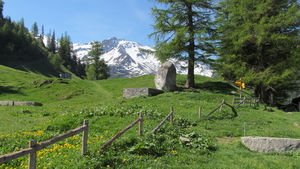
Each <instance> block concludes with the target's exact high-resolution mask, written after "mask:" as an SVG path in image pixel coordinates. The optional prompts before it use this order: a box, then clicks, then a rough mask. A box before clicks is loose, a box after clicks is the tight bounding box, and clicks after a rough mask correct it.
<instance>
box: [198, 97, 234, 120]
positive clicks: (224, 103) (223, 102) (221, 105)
mask: <svg viewBox="0 0 300 169" xmlns="http://www.w3.org/2000/svg"><path fill="white" fill-rule="evenodd" d="M223 105H226V106H228V107H230V108H231V110H232V112H233V113H234V115H235V116H237V115H238V114H237V112H236V110H235V109H234V107H233V106H231V105H230V104H228V103H226V102H225V100H223V101H222V103H221V104H220V105H219V106H218V107H216V108H215V109H214V110H213V111H211V112H210V113H208V114H207V115H206V117H208V116H210V115H211V114H213V113H214V112H215V111H216V110H218V109H219V108H220V111H222V108H223ZM199 112H200V108H199ZM199 114H201V113H199ZM199 116H200V115H199Z"/></svg>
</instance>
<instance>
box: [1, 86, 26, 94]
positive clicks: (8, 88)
mask: <svg viewBox="0 0 300 169" xmlns="http://www.w3.org/2000/svg"><path fill="white" fill-rule="evenodd" d="M4 93H5V94H22V93H21V92H20V91H18V90H15V89H13V86H5V87H4V86H0V95H1V94H4Z"/></svg>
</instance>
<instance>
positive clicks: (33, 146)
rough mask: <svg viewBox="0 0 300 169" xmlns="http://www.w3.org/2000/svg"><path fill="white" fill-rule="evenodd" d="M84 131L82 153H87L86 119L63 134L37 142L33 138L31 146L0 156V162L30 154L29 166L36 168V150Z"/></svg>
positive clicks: (31, 168)
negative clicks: (80, 124)
mask: <svg viewBox="0 0 300 169" xmlns="http://www.w3.org/2000/svg"><path fill="white" fill-rule="evenodd" d="M80 132H82V150H81V154H82V155H85V154H86V152H87V140H88V120H84V122H83V125H82V126H80V127H78V128H76V129H73V130H70V131H68V132H66V133H64V134H62V135H59V136H56V137H53V138H52V139H49V140H47V141H44V142H41V143H37V141H36V140H31V141H30V143H29V148H27V149H23V150H20V151H17V152H14V153H10V154H5V155H1V156H0V164H2V163H5V162H8V161H11V160H13V159H16V158H19V157H22V156H25V155H28V154H29V155H28V157H29V160H28V168H29V169H35V168H36V151H39V150H41V149H44V148H46V147H47V146H49V145H51V144H54V143H56V142H58V141H62V140H64V139H66V138H68V137H72V136H74V135H76V134H78V133H80Z"/></svg>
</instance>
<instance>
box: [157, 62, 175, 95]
mask: <svg viewBox="0 0 300 169" xmlns="http://www.w3.org/2000/svg"><path fill="white" fill-rule="evenodd" d="M154 82H155V86H156V88H157V89H159V90H168V91H175V90H176V89H177V86H176V68H175V66H174V64H173V63H172V62H170V61H166V62H164V63H163V64H162V65H161V66H160V68H159V69H158V71H157V72H156V74H155V78H154Z"/></svg>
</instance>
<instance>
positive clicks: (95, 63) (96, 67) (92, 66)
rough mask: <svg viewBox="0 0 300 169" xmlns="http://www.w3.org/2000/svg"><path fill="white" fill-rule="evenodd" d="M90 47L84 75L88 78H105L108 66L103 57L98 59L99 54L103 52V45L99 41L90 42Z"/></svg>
mask: <svg viewBox="0 0 300 169" xmlns="http://www.w3.org/2000/svg"><path fill="white" fill-rule="evenodd" d="M91 45H92V48H91V49H90V51H89V53H88V56H89V57H90V58H89V59H88V60H87V65H86V75H87V79H89V80H101V79H107V78H108V77H109V76H110V74H109V67H108V65H107V64H106V63H105V61H104V59H100V55H102V54H103V49H102V48H103V46H102V44H101V43H100V42H98V41H94V42H91Z"/></svg>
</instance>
